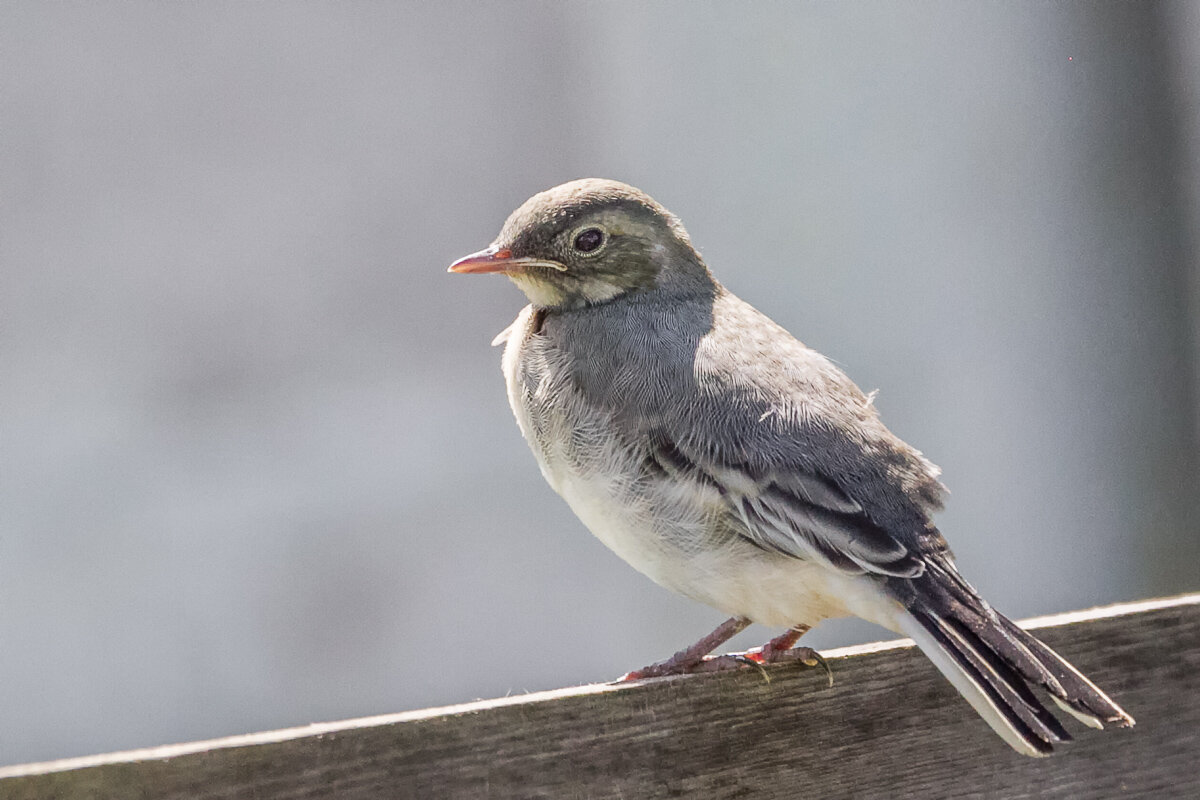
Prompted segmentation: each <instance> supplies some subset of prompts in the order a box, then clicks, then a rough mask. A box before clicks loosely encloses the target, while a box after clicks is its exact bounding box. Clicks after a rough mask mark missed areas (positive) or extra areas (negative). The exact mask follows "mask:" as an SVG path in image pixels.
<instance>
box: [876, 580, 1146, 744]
mask: <svg viewBox="0 0 1200 800" xmlns="http://www.w3.org/2000/svg"><path fill="white" fill-rule="evenodd" d="M890 585H891V587H892V589H893V590H894V593H895V594H896V596H897V598H898V599H900V600H901V602H902V603H903V604H904V606H905V608H906V612H905V613H902V614H901V615H900V616H899V619H897V622H898V623H899V627H900V628H901V630H902V631H903V632H904V633H905V634H907V635H908V636H909V637H911V638H912V639H913V641H915V642H916V643H917V646H918V647H920V648H921V650H922V651H923V652H924V653H925V655H926V656H928V657H929V660H930V661H932V662H933V663H934V665H935V666H936V667H937V668H938V670H939V671H941V673H942V674H943V675H945V676H946V678H947V679H948V680H949V681H950V683H952V684H953V685H954V688H956V689H957V690H958V692H959V694H961V695H962V696H963V697H964V698H966V700H967V702H968V703H970V704H971V705H972V706H973V707H974V708H975V711H976V712H977V713H978V714H979V716H981V717H983V719H984V720H985V721H986V722H987V723H988V725H990V726H992V730H994V731H996V733H998V734H999V735H1000V737H1001V738H1002V739H1004V741H1006V742H1008V744H1009V745H1010V746H1011V747H1012V748H1013V749H1014V750H1016V751H1017V752H1019V753H1024V754H1025V755H1029V756H1046V755H1049V754H1050V753H1051V752H1052V750H1053V746H1054V744H1055V743H1056V742H1066V741H1070V739H1071V735H1070V734H1069V733H1067V731H1066V729H1065V728H1064V727H1063V726H1062V724H1061V723H1060V722H1059V721H1058V719H1057V718H1056V717H1055V716H1054V715H1053V714H1051V713H1050V711H1049V710H1047V708H1046V707H1045V706H1044V705H1042V703H1041V701H1040V700H1038V698H1037V697H1036V696H1035V695H1034V693H1033V691H1032V690H1031V688H1030V686H1031V685H1036V686H1040V687H1042V688H1043V689H1045V690H1046V692H1047V693H1049V695H1050V698H1051V699H1052V700H1054V702H1055V703H1057V704H1058V706H1059V707H1060V708H1062V709H1063V710H1064V711H1066V712H1068V713H1069V714H1071V715H1072V716H1074V717H1076V718H1077V719H1079V720H1080V721H1082V722H1083V723H1084V724H1086V725H1088V726H1090V727H1093V728H1101V727H1103V723H1105V722H1109V723H1112V724H1114V725H1117V726H1119V727H1129V726H1131V725H1133V717H1131V716H1129V715H1128V714H1126V713H1125V712H1124V711H1123V710H1122V709H1121V708H1120V706H1118V705H1117V704H1116V703H1114V702H1113V701H1112V700H1111V699H1109V697H1108V695H1106V694H1104V692H1102V691H1100V689H1098V688H1097V687H1096V685H1095V684H1093V683H1092V682H1091V681H1089V680H1088V679H1087V678H1085V677H1084V676H1083V675H1082V673H1080V672H1079V671H1078V670H1077V669H1075V668H1074V667H1072V666H1071V665H1070V664H1068V663H1067V661H1066V660H1065V659H1064V658H1063V657H1062V656H1060V655H1058V653H1055V652H1054V651H1053V650H1051V649H1050V648H1049V647H1047V646H1046V645H1044V644H1042V643H1041V642H1040V641H1038V640H1037V639H1035V638H1034V637H1033V636H1032V635H1031V634H1029V633H1027V632H1026V631H1024V630H1022V629H1021V628H1020V627H1018V626H1017V625H1016V623H1014V622H1013V621H1012V620H1010V619H1008V618H1006V617H1004V616H1003V615H1001V614H998V613H997V612H995V611H994V610H992V608H991V607H990V606H989V605H988V604H987V602H986V601H984V599H983V598H982V597H980V596H979V594H978V593H977V592H976V591H975V590H974V588H972V587H971V585H970V584H968V583H967V582H966V581H965V580H963V578H962V576H960V575H959V574H958V572H957V570H955V569H954V567H953V566H952V565H951V564H950V563H949V562H948V561H943V560H942V559H941V558H938V557H934V558H929V559H928V561H927V568H926V570H925V574H923V575H922V576H920V577H918V578H914V579H910V580H904V581H898V580H897V581H893V582H891V584H890Z"/></svg>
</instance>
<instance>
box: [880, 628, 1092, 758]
mask: <svg viewBox="0 0 1200 800" xmlns="http://www.w3.org/2000/svg"><path fill="white" fill-rule="evenodd" d="M895 621H896V623H897V625H898V626H899V627H900V630H901V632H903V633H904V634H905V635H907V636H908V637H909V638H910V639H912V640H913V641H914V642H916V643H917V647H919V648H921V652H923V653H924V654H925V656H926V657H927V658H928V659H929V660H930V661H932V662H933V665H934V666H935V667H937V668H938V671H939V672H941V673H942V675H944V676H945V678H946V680H948V681H950V683H951V684H952V685H953V686H954V688H955V689H957V690H958V693H959V694H960V695H962V696H963V699H965V700H966V701H967V702H968V703H970V704H971V707H972V708H974V709H975V713H977V714H978V715H979V716H980V717H982V718H983V721H984V722H986V723H987V724H988V725H989V726H991V728H992V730H994V731H995V732H996V733H997V734H998V735H999V736H1000V738H1001V739H1003V740H1004V741H1005V742H1007V743H1008V745H1009V746H1010V747H1011V748H1012V749H1014V750H1016V751H1017V752H1018V753H1021V754H1023V755H1027V756H1034V757H1037V758H1041V757H1043V756H1046V755H1049V754H1048V753H1043V752H1041V751H1039V750H1037V749H1035V748H1034V747H1033V746H1032V745H1031V744H1029V742H1027V741H1026V740H1025V737H1024V736H1023V735H1022V734H1021V733H1020V732H1019V731H1018V730H1017V729H1016V728H1014V727H1013V726H1012V724H1011V723H1010V722H1009V721H1008V719H1006V718H1005V716H1004V714H1003V713H1002V712H1001V711H1000V709H999V708H997V707H996V704H995V703H994V702H992V700H991V698H989V697H988V695H987V693H986V692H985V691H984V690H983V689H982V688H981V687H980V686H979V684H978V683H977V682H976V681H975V679H974V678H972V677H971V676H970V675H969V674H968V673H967V672H966V671H965V670H964V669H963V668H962V667H961V666H960V665H959V664H958V662H957V661H955V659H954V657H953V656H951V655H950V654H949V653H947V652H946V650H945V649H944V648H943V647H942V645H941V644H939V643H938V641H937V640H936V639H934V638H933V636H932V635H930V633H929V632H928V631H926V630H925V628H923V627H922V626H921V623H920V622H918V621H917V620H916V618H915V617H913V615H912V614H910V613H908V612H907V611H905V612H902V613H900V614H897V615H896V617H895ZM1060 705H1061V704H1060ZM1071 713H1072V714H1075V715H1076V716H1079V714H1078V713H1077V712H1075V711H1072V712H1071ZM1089 724H1090V723H1089Z"/></svg>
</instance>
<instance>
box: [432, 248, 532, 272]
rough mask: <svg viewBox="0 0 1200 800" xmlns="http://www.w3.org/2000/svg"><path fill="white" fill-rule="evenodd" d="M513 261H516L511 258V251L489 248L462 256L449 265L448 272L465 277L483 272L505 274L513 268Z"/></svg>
mask: <svg viewBox="0 0 1200 800" xmlns="http://www.w3.org/2000/svg"><path fill="white" fill-rule="evenodd" d="M515 261H516V259H514V258H513V257H512V251H511V250H497V249H496V248H494V247H489V248H488V249H486V250H480V251H479V252H478V253H471V255H469V256H463V257H462V258H460V259H459V260H458V261H455V262H454V263H453V264H451V265H450V269H449V271H450V272H461V273H463V274H466V275H472V274H482V273H485V272H507V271H508V270H509V269H511V268H512V267H513V265H514V263H515Z"/></svg>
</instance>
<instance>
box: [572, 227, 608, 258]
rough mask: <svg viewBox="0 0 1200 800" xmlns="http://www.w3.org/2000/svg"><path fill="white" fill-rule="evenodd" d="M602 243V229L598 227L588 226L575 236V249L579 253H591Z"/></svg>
mask: <svg viewBox="0 0 1200 800" xmlns="http://www.w3.org/2000/svg"><path fill="white" fill-rule="evenodd" d="M602 244H604V231H602V230H600V229H599V228H588V229H587V230H586V231H580V233H579V235H578V236H576V237H575V249H576V250H578V251H579V252H581V253H591V252H593V251H595V250H596V249H597V248H598V247H600V245H602Z"/></svg>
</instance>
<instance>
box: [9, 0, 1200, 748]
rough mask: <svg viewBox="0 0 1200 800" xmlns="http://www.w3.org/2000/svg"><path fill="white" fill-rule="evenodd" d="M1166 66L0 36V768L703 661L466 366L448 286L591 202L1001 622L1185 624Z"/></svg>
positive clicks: (593, 30)
mask: <svg viewBox="0 0 1200 800" xmlns="http://www.w3.org/2000/svg"><path fill="white" fill-rule="evenodd" d="M1198 33H1200V6H1198V5H1197V4H1196V3H1179V4H1158V3H1133V4H1115V3H1103V4H1101V3H1091V2H1077V3H1070V2H1067V3H1027V2H1026V3H1007V4H1000V3H992V4H980V3H958V2H943V3H933V4H914V3H912V2H896V3H890V4H889V3H870V4H866V3H832V2H828V3H804V4H782V3H780V4H766V3H763V4H756V5H747V4H744V3H733V2H730V3H723V4H707V5H697V4H693V3H679V4H645V3H632V2H631V3H591V4H583V3H579V4H559V3H512V4H484V3H439V4H417V3H411V4H396V3H393V4H382V3H380V4H367V3H359V4H333V3H329V4H323V3H304V4H297V3H286V4H285V3H281V2H268V3H258V4H253V5H250V4H240V3H227V4H223V3H199V4H153V3H107V4H100V3H53V4H51V3H42V2H3V3H0V763H13V762H19V761H26V760H35V759H48V758H54V757H60V756H68V755H78V754H85V753H89V752H98V751H105V750H113V749H120V748H130V747H136V746H144V745H154V744H160V743H165V742H172V741H182V740H190V739H198V738H204V737H213V736H219V735H225V734H233V733H242V732H248V731H253V730H261V729H268V728H273V727H281V726H290V725H297V724H304V723H307V722H310V721H318V720H330V719H338V718H345V717H352V716H359V715H367V714H375V713H383V712H389V711H398V710H403V709H410V708H419V707H424V706H430V705H437V704H446V703H453V702H459V701H466V700H471V699H473V698H477V697H494V696H499V695H504V694H508V693H515V692H524V691H526V690H535V689H544V688H553V687H559V686H564V685H571V684H577V683H584V682H591V681H602V680H606V679H610V678H612V677H615V676H616V675H618V674H620V673H622V672H624V671H625V670H627V669H630V668H633V667H637V666H640V665H642V664H644V663H647V662H649V661H652V660H655V659H658V658H661V657H665V656H666V655H669V654H670V653H672V652H674V651H675V650H677V649H679V648H680V647H682V646H683V645H685V644H688V643H690V642H691V641H693V640H694V639H695V638H697V637H698V636H700V635H701V634H703V633H706V632H707V631H708V630H709V629H710V628H711V627H712V626H713V625H715V624H716V623H717V622H719V621H720V620H721V617H720V615H719V614H718V613H717V612H715V611H712V610H709V609H706V608H703V607H699V606H696V605H693V604H691V603H689V602H688V601H685V600H682V599H679V598H676V597H674V596H672V595H670V594H668V593H667V592H666V591H665V590H662V589H659V588H658V587H657V586H655V585H653V584H651V583H650V582H649V581H648V580H647V579H645V578H643V577H641V576H640V575H638V574H637V573H635V572H634V571H633V570H632V569H630V568H629V567H627V566H626V565H624V564H623V563H621V562H620V561H619V560H618V559H617V558H616V557H615V556H613V555H611V554H610V553H609V552H608V551H607V550H605V549H604V548H603V546H601V545H600V544H599V543H598V542H596V541H595V540H593V539H592V538H591V536H590V535H589V534H588V533H587V532H586V531H585V530H584V529H583V527H582V526H581V525H580V524H579V523H578V522H577V521H576V520H575V519H574V517H573V516H572V515H571V513H570V512H569V510H568V509H567V507H566V506H565V504H564V503H563V502H562V501H561V500H559V499H558V498H557V497H556V496H555V495H554V494H553V493H552V492H551V491H550V489H548V488H547V487H546V486H545V485H544V484H543V482H542V479H541V477H540V475H539V474H538V471H537V468H536V467H535V465H534V461H533V459H532V457H531V456H530V454H529V453H528V451H527V449H526V446H525V444H524V442H523V441H522V440H521V438H520V434H519V433H518V431H517V428H516V426H515V424H514V423H513V421H512V418H511V414H510V412H509V410H508V407H507V404H506V401H505V398H504V392H503V381H502V378H501V376H500V371H499V358H500V353H499V351H498V350H493V349H491V348H489V347H488V342H489V341H490V340H491V338H492V336H493V335H494V334H495V333H496V332H498V331H499V330H500V329H502V328H503V327H505V326H506V325H507V324H508V323H509V321H510V320H511V319H512V317H513V316H515V314H516V313H517V311H518V310H519V309H520V307H521V306H522V305H523V303H524V299H523V297H522V296H521V295H520V294H519V293H518V291H517V290H516V289H515V288H514V287H512V286H511V285H509V284H508V283H507V282H505V281H503V280H498V279H482V278H474V279H469V278H463V277H458V276H448V275H446V274H445V267H446V265H447V264H448V263H449V262H450V261H451V260H452V259H454V258H456V257H458V256H460V255H463V254H465V253H468V252H470V251H473V250H476V249H478V248H480V247H483V246H484V245H486V244H487V243H488V242H490V241H491V239H492V237H493V236H494V235H495V233H496V232H497V231H498V230H499V227H500V224H501V223H502V222H503V220H504V218H505V216H507V214H508V212H509V211H511V210H512V209H513V208H515V207H516V206H517V205H518V204H519V203H521V202H522V201H523V200H525V198H526V197H527V196H529V195H530V194H532V193H534V192H535V191H538V190H540V189H543V188H546V187H548V186H551V185H553V184H557V183H559V182H562V181H564V180H568V179H571V178H576V177H582V176H593V175H595V176H605V177H613V178H618V179H621V180H625V181H628V182H630V183H633V184H635V185H637V186H640V187H642V188H644V189H645V190H646V191H648V192H650V193H651V194H652V195H654V196H655V197H656V198H657V199H659V200H660V201H662V202H663V203H664V204H665V205H666V206H667V207H668V208H670V209H672V210H673V211H675V212H676V213H678V214H679V215H680V216H681V217H682V218H683V220H684V221H685V223H686V225H687V227H688V229H689V231H690V232H691V234H692V237H693V239H694V240H695V242H696V243H697V245H698V246H699V247H700V249H701V250H702V252H703V253H704V255H705V257H706V258H707V259H708V261H709V263H710V265H711V266H712V268H713V269H714V271H715V272H716V273H717V275H718V276H719V277H720V278H721V279H722V280H723V281H724V282H725V283H726V285H728V286H729V287H730V288H731V289H733V290H734V291H735V292H737V293H738V294H740V295H742V296H743V297H744V298H746V299H747V300H749V301H750V302H752V303H754V304H756V305H757V306H758V307H759V308H761V309H763V310H764V311H766V312H767V313H768V314H770V315H771V316H772V317H774V318H775V319H776V320H778V321H779V322H780V323H782V324H783V325H784V326H785V327H787V328H788V329H790V330H791V331H793V332H794V333H795V334H796V335H797V336H799V337H800V338H801V339H803V340H804V341H805V342H806V343H808V344H810V345H812V346H814V347H816V348H817V349H819V350H821V351H823V352H825V353H826V354H828V355H829V356H830V357H832V358H834V359H835V360H836V361H837V362H838V363H840V364H841V365H843V366H844V367H845V369H846V370H847V371H848V372H849V374H850V375H851V376H852V377H853V378H854V379H855V380H856V381H858V383H859V384H860V385H861V386H863V388H864V389H868V390H869V389H875V388H879V389H881V390H882V391H881V393H880V395H879V399H878V405H879V407H880V408H881V409H882V411H883V414H884V418H885V420H886V421H887V422H888V423H889V424H890V426H891V427H892V428H893V430H895V431H896V432H897V433H898V434H900V435H901V436H903V437H904V438H906V439H908V440H909V441H911V442H912V443H914V444H915V445H916V446H918V447H919V448H921V449H922V450H924V451H925V453H926V454H927V455H929V456H930V457H931V458H932V459H933V460H934V461H935V462H937V463H939V464H940V465H941V466H942V467H943V468H944V470H945V473H944V477H945V480H946V482H947V483H948V484H949V486H950V488H951V490H952V492H953V495H952V498H951V503H950V506H949V510H948V511H947V512H946V513H945V514H944V515H943V516H942V517H941V518H940V519H941V524H942V528H943V530H944V531H945V532H946V533H947V535H948V537H949V538H950V541H951V542H952V544H953V545H954V547H955V549H956V551H957V553H958V555H959V562H960V565H961V566H962V568H963V569H964V571H965V572H966V574H967V575H968V577H970V578H972V579H973V580H974V582H975V583H976V584H977V585H978V586H979V588H980V589H981V590H982V591H983V592H984V594H985V595H987V596H988V597H989V598H990V599H992V600H993V602H994V603H995V604H996V605H997V606H998V607H1000V608H1001V609H1003V610H1005V611H1007V612H1008V613H1009V614H1012V615H1015V616H1027V615H1031V614H1039V613H1048V612H1054V611H1061V610H1067V609H1075V608H1079V607H1085V606H1089V605H1093V604H1098V603H1108V602H1113V601H1118V600H1126V599H1134V598H1141V597H1147V596H1152V595H1161V594H1168V593H1173V592H1180V591H1184V590H1188V589H1197V588H1200V567H1198V566H1197V565H1198V564H1200V536H1197V534H1198V527H1200V526H1198V521H1197V512H1196V502H1197V498H1198V497H1200V481H1198V478H1197V466H1198V460H1200V458H1198V437H1197V429H1198V427H1200V403H1198V400H1197V398H1198V397H1200V382H1198V375H1200V370H1198V363H1200V361H1198V358H1197V352H1198V348H1197V343H1198V342H1200V323H1198V321H1197V320H1198V319H1200V271H1198V268H1197V264H1198V261H1197V246H1198V245H1200V239H1198V238H1197V237H1196V235H1195V231H1196V230H1197V223H1198V222H1200V205H1198V202H1197V201H1198V199H1200V196H1198V189H1200V181H1198V176H1200V147H1198V145H1197V142H1198V138H1197V137H1198V135H1200V106H1198V105H1197V98H1200V36H1198V35H1197V34H1198ZM773 633H775V631H770V630H766V629H758V628H755V629H752V630H751V631H750V632H748V633H747V634H744V635H743V636H742V637H740V638H739V639H738V640H737V642H736V644H737V645H740V646H750V645H754V644H757V643H760V642H761V641H762V640H764V639H765V638H766V637H767V636H769V635H772V634H773ZM887 636H889V635H888V634H886V633H885V632H882V631H880V630H878V629H874V628H871V627H869V626H867V625H865V624H862V623H835V624H831V625H830V626H829V627H828V628H827V629H824V628H823V629H822V630H820V631H818V632H816V633H814V634H813V635H812V641H813V642H814V643H817V644H818V645H820V646H831V645H835V644H847V643H852V642H855V641H864V640H869V639H874V638H880V637H887Z"/></svg>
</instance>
